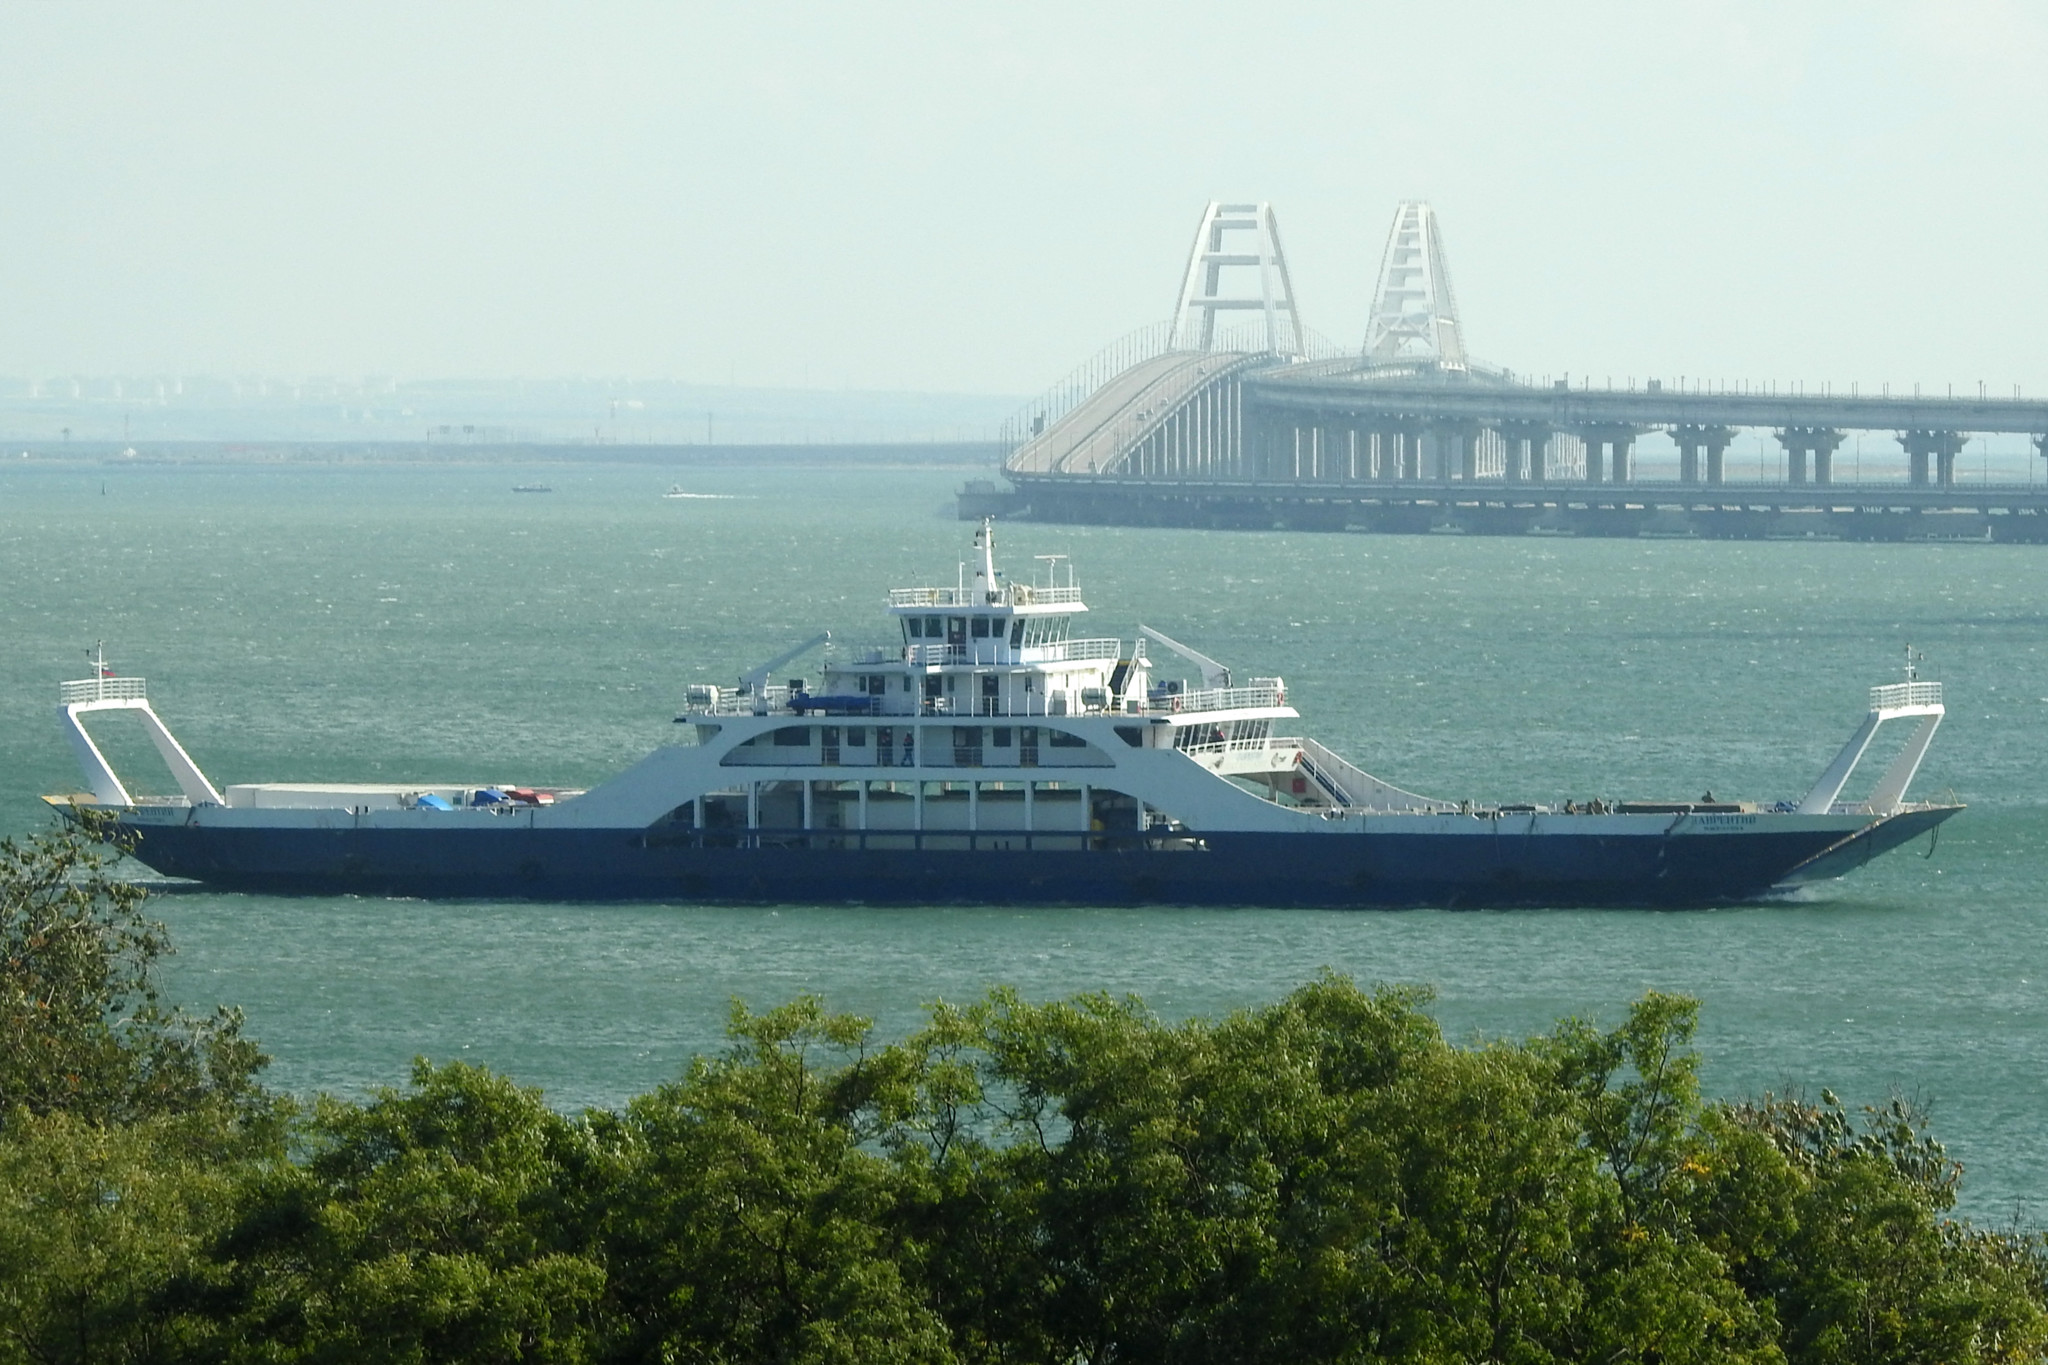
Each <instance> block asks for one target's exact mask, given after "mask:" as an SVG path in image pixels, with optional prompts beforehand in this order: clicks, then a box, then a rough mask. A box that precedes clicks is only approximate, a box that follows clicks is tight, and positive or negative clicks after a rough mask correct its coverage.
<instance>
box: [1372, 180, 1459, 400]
mask: <svg viewBox="0 0 2048 1365" xmlns="http://www.w3.org/2000/svg"><path fill="white" fill-rule="evenodd" d="M1365 359H1366V363H1368V364H1373V365H1394V364H1404V363H1406V364H1413V363H1417V362H1420V363H1423V364H1428V365H1434V366H1435V367H1436V368H1438V369H1441V370H1464V369H1466V368H1468V365H1467V362H1466V358H1465V336H1464V332H1463V330H1462V329H1461V328H1460V327H1459V325H1458V304H1457V300H1456V299H1454V298H1453V297H1452V295H1451V272H1450V268H1449V267H1448V265H1446V263H1445V261H1444V239H1443V233H1442V230H1441V229H1439V228H1438V226H1437V221H1436V211H1435V210H1433V209H1431V208H1430V206H1429V205H1428V204H1426V203H1424V202H1422V201H1421V200H1419V199H1410V200H1405V201H1403V202H1402V204H1401V206H1400V207H1399V208H1397V209H1395V210H1394V226H1393V228H1392V230H1391V231H1389V232H1388V233H1387V249H1386V251H1385V253H1384V254H1383V255H1382V256H1381V257H1380V277H1379V285H1378V287H1377V288H1375V289H1374V290H1373V305H1372V318H1371V320H1370V321H1369V322H1367V323H1366V329H1365Z"/></svg>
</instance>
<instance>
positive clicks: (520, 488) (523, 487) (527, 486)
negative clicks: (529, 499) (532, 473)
mask: <svg viewBox="0 0 2048 1365" xmlns="http://www.w3.org/2000/svg"><path fill="white" fill-rule="evenodd" d="M512 491H513V492H514V493H552V492H554V491H555V490H554V487H553V486H552V485H550V484H545V483H515V484H513V485H512Z"/></svg>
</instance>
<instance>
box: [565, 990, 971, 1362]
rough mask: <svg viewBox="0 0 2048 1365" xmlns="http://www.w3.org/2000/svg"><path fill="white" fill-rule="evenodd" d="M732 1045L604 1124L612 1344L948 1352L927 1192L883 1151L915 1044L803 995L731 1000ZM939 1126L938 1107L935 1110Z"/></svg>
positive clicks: (627, 1349)
mask: <svg viewBox="0 0 2048 1365" xmlns="http://www.w3.org/2000/svg"><path fill="white" fill-rule="evenodd" d="M730 1031H731V1034H732V1036H733V1039H734V1046H733V1047H732V1049H731V1050H729V1051H728V1052H727V1053H725V1054H724V1055H722V1056H718V1057H712V1058H701V1059H699V1060H697V1061H696V1062H694V1063H693V1064H692V1065H691V1067H690V1070H689V1072H688V1074H687V1075H686V1076H685V1077H684V1078H683V1079H682V1080H681V1081H679V1082H677V1083H676V1084H673V1085H668V1086H664V1087H662V1088H661V1089H659V1090H657V1091H655V1092H654V1093H653V1094H651V1095H646V1096H643V1097H641V1098H639V1099H637V1100H635V1101H633V1103H632V1104H631V1105H630V1106H629V1107H628V1109H627V1111H626V1112H625V1114H624V1115H622V1116H620V1117H619V1118H618V1119H617V1120H616V1121H614V1122H611V1123H606V1124H604V1125H601V1127H600V1130H599V1131H600V1136H601V1137H602V1138H603V1139H604V1140H605V1142H606V1145H607V1146H608V1147H609V1148H610V1149H611V1150H612V1151H614V1152H615V1153H616V1154H617V1167H616V1176H615V1181H614V1183H613V1185H612V1187H611V1189H610V1191H609V1193H608V1196H607V1203H608V1205H609V1207H610V1210H611V1224H610V1228H609V1232H608V1237H607V1247H608V1250H609V1253H610V1256H611V1260H612V1265H613V1281H612V1298H611V1300H610V1302H611V1304H612V1307H613V1311H614V1312H615V1314H616V1318H617V1322H618V1324H619V1337H618V1339H617V1341H616V1343H615V1346H616V1349H617V1350H618V1351H619V1352H620V1353H622V1355H623V1357H624V1358H628V1359H635V1360H657V1359H659V1360H692V1361H789V1362H821V1363H822V1362H835V1363H843V1365H862V1363H867V1362H873V1363H876V1365H887V1363H888V1362H934V1363H937V1362H946V1361H949V1360H951V1359H952V1358H953V1354H952V1351H951V1349H950V1347H949V1346H948V1343H947V1332H946V1328H945V1324H944V1322H943V1321H942V1320H941V1319H940V1317H939V1315H938V1314H937V1313H936V1312H934V1311H933V1310H932V1308H931V1307H930V1306H929V1304H928V1303H927V1302H926V1299H925V1296H924V1294H923V1293H922V1290H921V1281H922V1272H923V1268H924V1249H923V1247H922V1246H921V1245H919V1244H918V1243H917V1242H916V1241H915V1240H914V1239H913V1238H911V1237H910V1236H908V1235H907V1231H906V1229H907V1227H908V1222H907V1220H906V1219H905V1217H904V1216H903V1210H904V1208H905V1207H906V1204H907V1203H911V1202H914V1201H915V1199H916V1186H915V1184H914V1183H912V1182H909V1181H906V1179H905V1176H904V1168H903V1167H902V1166H900V1165H899V1164H898V1163H896V1162H893V1161H892V1160H890V1159H889V1157H888V1156H887V1155H886V1154H885V1151H884V1147H885V1144H886V1143H888V1142H890V1141H891V1140H894V1139H895V1138H897V1137H900V1134H899V1132H898V1128H899V1125H901V1124H903V1123H905V1122H906V1121H907V1120H909V1118H910V1111H911V1109H912V1108H913V1107H914V1106H915V1105H916V1103H917V1100H918V1095H919V1077H918V1074H917V1072H918V1065H917V1059H916V1056H915V1054H914V1053H913V1052H912V1051H910V1050H906V1049H904V1048H893V1047H892V1048H882V1049H875V1048H872V1047H871V1046H870V1042H869V1035H870V1031H871V1025H870V1024H869V1021H867V1020H865V1019H860V1018H856V1017H853V1016H848V1015H832V1014H828V1013H826V1011H825V1010H824V1008H823V1006H822V1005H821V1004H820V1003H819V1002H818V1001H817V1000H816V999H814V998H809V997H806V998H804V999H801V1000H798V1001H796V1002H794V1003H792V1004H789V1005H785V1006H783V1007H781V1008H779V1009H775V1010H771V1011H769V1012H768V1013H766V1014H760V1015H756V1014H751V1013H749V1012H748V1011H747V1010H746V1009H745V1008H744V1007H741V1006H737V1005H736V1006H735V1007H734V1011H733V1017H732V1022H731V1026H730ZM926 1126H927V1127H928V1128H929V1127H931V1125H929V1124H927V1125H926Z"/></svg>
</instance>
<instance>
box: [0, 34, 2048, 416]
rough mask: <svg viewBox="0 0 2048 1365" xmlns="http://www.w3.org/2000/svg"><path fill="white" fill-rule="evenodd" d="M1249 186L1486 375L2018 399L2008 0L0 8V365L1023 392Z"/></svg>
mask: <svg viewBox="0 0 2048 1365" xmlns="http://www.w3.org/2000/svg"><path fill="white" fill-rule="evenodd" d="M1239 197H1242V198H1256V199H1267V200H1271V201H1272V202H1273V203H1274V205H1275V207H1276V209H1277V211H1278V213H1279V218H1280V225H1281V230H1282V236H1283V240H1284V243H1285V245H1286V247H1287V249H1288V255H1289V261H1290V264H1291V266H1292V270H1293V276H1294V280H1295V284H1296V287H1297V289H1298V290H1299V292H1300V295H1301V303H1302V310H1303V315H1304V318H1305V320H1306V321H1307V322H1308V323H1309V325H1310V326H1312V327H1313V328H1315V329H1316V330H1317V331H1319V332H1322V333H1324V334H1326V335H1327V336H1329V337H1331V338H1333V339H1335V340H1339V341H1342V342H1343V343H1345V344H1346V345H1347V346H1355V345H1356V344H1357V343H1358V341H1359V338H1360V336H1361V334H1362V331H1363V326H1364V316H1365V308H1366V300H1367V295H1368V294H1369V292H1370V289H1371V284H1372V275H1373V273H1374V271H1375V269H1376V267H1377V264H1378V259H1379V253H1380V248H1381V243H1382V239H1383V237H1384V235H1385V232H1386V228H1387V225H1388V222H1389V220H1390V218H1391V216H1392V213H1393V207H1394V204H1395V202H1396V201H1397V200H1399V199H1401V198H1404V197H1414V198H1426V199H1429V200H1431V201H1432V202H1433V203H1434V204H1435V205H1436V207H1437V210H1438V213H1439V214H1440V216H1441V219H1442V221H1443V224H1444V228H1445V233H1446V238H1447V241H1448V244H1449V249H1450V263H1451V270H1452V274H1453V277H1454V279H1455V281H1456V286H1457V292H1458V298H1459V302H1460V305H1461V307H1462V310H1463V313H1464V321H1465V327H1466V333H1467V336H1468V338H1469V341H1470V345H1471V347H1472V349H1473V351H1474V352H1475V353H1476V354H1478V355H1480V356H1482V357H1484V358H1486V359H1489V360H1493V361H1495V362H1498V363H1503V364H1507V365H1510V366H1513V367H1515V368H1517V369H1519V370H1525V371H1531V372H1537V373H1541V372H1545V371H1550V372H1559V371H1565V370H1570V371H1572V372H1573V373H1584V372H1591V373H1593V374H1594V375H1596V376H1605V375H1608V374H1612V375H1614V376H1616V377H1617V378H1619V377H1621V376H1622V375H1625V374H1633V375H1637V376H1643V375H1649V374H1661V375H1668V376H1677V375H1679V374H1686V375H1694V376H1700V375H1705V376H1710V377H1729V376H1735V375H1743V376H1749V377H1752V378H1765V377H1776V378H1780V379H1793V378H1804V379H1806V380H1809V381H1815V380H1820V379H1823V378H1828V379H1834V380H1838V381H1847V380H1851V379H1860V380H1862V381H1864V382H1865V383H1867V384H1875V383H1877V382H1879V381H1882V380H1887V379H1889V380H1891V381H1893V382H1895V383H1910V382H1912V381H1913V380H1915V379H1918V380H1921V381H1923V382H1926V383H1929V384H1934V385H1940V384H1944V383H1947V382H1951V381H1952V382H1954V383H1956V384H1957V386H1958V389H1959V390H1960V389H1961V388H1962V387H1963V386H1964V385H1966V384H1967V385H1970V386H1972V387H1973V388H1974V385H1975V383H1976V382H1977V381H1978V380H1980V379H1981V380H1985V381H1988V382H1989V383H1990V384H1992V385H1993V386H1996V387H1997V388H1998V389H1999V390H2000V391H2005V392H2009V391H2010V386H2011V385H2012V384H2015V383H2019V384H2023V385H2025V386H2026V387H2027V389H2028V391H2029V392H2034V393H2039V392H2048V6H2044V5H2042V4H2040V3H2036V2H2035V0H1940V3H1881V2H1880V3H1871V2H1870V0H1859V2H1858V3H1853V4H1790V3H1785V0H1777V2H1776V3H1727V4H1723V3H1692V4H1657V3H1650V4H1645V3H1642V0H1629V2H1628V3H1618V4H1603V5H1574V4H1527V3H1517V4H1499V5H1470V4H1446V3H1431V4H1417V3H1412V0H1411V3H1404V4H1398V5H1374V4H1362V3H1355V2H1352V3H1335V4H1320V5H1287V4H1263V3H1262V4H1240V5H1233V6H1203V5H1194V4H1158V5H1135V4H1113V5H1112V4H1104V3H1101V2H1100V0H1091V2H1090V3H1080V4H1057V3H1043V2H1042V0H1036V2H1034V3H1032V4H1028V5H1026V4H1011V5H1005V6H1000V7H997V6H988V5H975V4H962V3H948V4H932V5H908V4H905V5H890V6H875V5H864V4H850V3H839V4H830V5H825V4H820V5H799V4H783V5H767V4H758V5H745V6H742V5H738V4H734V5H729V6H716V7H714V6H704V5H689V4H648V5H630V4H580V5H559V6H557V5H543V4H516V3H515V4H507V3H492V4H475V5H467V4H439V3H430V4H421V3H418V0H409V2H408V3H405V4H403V5H399V4H389V5H385V4H373V3H365V0H350V2H349V3H346V4H324V5H323V4H275V3H260V4H258V3H247V4H211V5H209V4H200V3H191V4H178V5H161V4H153V3H152V4H139V3H138V4H97V3H79V2H78V0H70V2H68V3H63V4H57V3H48V4H44V3H31V2H30V0H4V2H0V373H9V374H16V375H56V374H67V373H87V374H116V373H125V374H151V373H158V374H161V373H183V374H194V373H216V374H218V373H230V372H239V373H261V374H269V375H279V376H296V375H319V374H332V375H363V374H381V375H394V376H398V377H402V378H424V377H438V376H453V375H462V376H514V375H526V376H542V375H548V376H552V375H621V376H640V377H660V378H673V379H683V380H691V381H702V382H715V383H723V382H727V381H728V380H736V381H738V382H740V383H742V384H789V385H806V384H808V385H810V386H815V387H821V388H836V387H842V386H845V387H855V388H912V389H930V390H955V391H980V392H998V393H1001V392H1010V393H1027V392H1032V391H1035V390H1037V389H1040V388H1042V387H1044V386H1045V385H1046V384H1048V383H1050V382H1051V381H1052V380H1054V379H1055V378H1057V377H1058V376H1059V375H1060V374H1061V373H1063V372H1064V371H1066V370H1067V369H1069V368H1070V367H1072V366H1073V365H1074V364H1076V363H1078V362H1079V361H1081V360H1082V359H1083V358H1084V357H1085V356H1086V355H1087V354H1089V353H1090V352H1092V351H1094V350H1095V349H1096V348H1097V347H1099V346H1101V345H1103V344H1104V343H1106V342H1108V341H1110V340H1112V339H1113V338H1115V337H1116V336H1118V335H1119V334H1121V333H1123V332H1125V331H1127V330H1129V329H1131V328H1133V327H1136V326H1138V325H1140V324H1143V323H1145V322H1148V321H1151V320H1153V319H1156V318H1161V317H1163V316H1165V315H1166V314H1167V312H1168V311H1169V310H1170V307H1171V304H1172V302H1173V295H1174V292H1175V289H1176V287H1177V285H1178V283H1179V272H1180V268H1181V259H1182V256H1183V253H1184V252H1185V251H1186V249H1187V245H1188V241H1189V238H1190V236H1191V235H1192V233H1193V230H1194V226H1195V222H1196V219H1197V217H1198V216H1199V214H1200V212H1201V209H1202V206H1203V204H1204V203H1205V202H1206V201H1207V200H1209V199H1211V198H1239Z"/></svg>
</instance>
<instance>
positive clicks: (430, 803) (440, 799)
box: [419, 792, 455, 810]
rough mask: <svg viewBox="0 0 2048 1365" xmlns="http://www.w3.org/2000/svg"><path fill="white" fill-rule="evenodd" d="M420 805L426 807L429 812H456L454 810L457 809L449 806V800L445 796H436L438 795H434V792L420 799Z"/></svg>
mask: <svg viewBox="0 0 2048 1365" xmlns="http://www.w3.org/2000/svg"><path fill="white" fill-rule="evenodd" d="M419 804H420V805H422V806H425V807H426V808H427V809H428V810H454V809H455V807H453V806H451V805H449V804H448V798H447V797H445V796H436V795H434V793H432V792H428V793H427V794H426V795H425V796H422V797H421V798H420V800H419Z"/></svg>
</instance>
